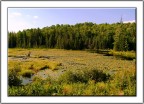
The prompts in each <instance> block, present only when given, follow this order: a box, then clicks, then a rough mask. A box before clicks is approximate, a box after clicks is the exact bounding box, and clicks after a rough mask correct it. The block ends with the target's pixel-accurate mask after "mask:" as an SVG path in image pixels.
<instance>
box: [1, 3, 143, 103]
mask: <svg viewBox="0 0 144 104" xmlns="http://www.w3.org/2000/svg"><path fill="white" fill-rule="evenodd" d="M9 7H25V8H26V7H30V8H31V7H37V8H38V7H49V8H50V7H72V8H73V7H86V8H87V7H95V8H98V7H100V8H102V7H108V8H109V7H112V8H113V7H116V8H117V7H120V8H127V7H130V8H131V7H132V8H133V7H135V8H137V14H136V17H137V22H136V26H137V46H136V47H137V60H136V62H137V65H136V69H137V94H136V96H130V97H129V96H126V97H115V96H114V97H112V96H103V97H101V96H94V97H86V96H85V97H81V96H80V97H61V96H60V97H8V95H7V87H8V86H7V67H8V66H7V52H8V44H7V32H8V29H7V27H8V26H7V25H8V23H7V22H8V21H7V16H8V14H7V8H9ZM1 102H2V103H142V102H143V1H2V2H1Z"/></svg>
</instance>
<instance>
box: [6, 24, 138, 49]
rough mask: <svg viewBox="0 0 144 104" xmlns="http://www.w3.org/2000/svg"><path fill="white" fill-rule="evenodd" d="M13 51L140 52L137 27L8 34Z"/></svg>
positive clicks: (82, 26) (70, 27)
mask: <svg viewBox="0 0 144 104" xmlns="http://www.w3.org/2000/svg"><path fill="white" fill-rule="evenodd" d="M8 47H9V48H16V47H17V48H58V49H73V50H82V49H114V50H116V51H129V50H134V51H135V50H136V23H114V24H107V23H104V24H96V23H92V22H85V23H77V24H75V25H69V24H65V25H64V24H61V25H59V24H57V25H52V26H50V27H48V26H47V27H44V28H42V29H40V28H32V29H26V30H23V31H18V32H17V33H15V32H8Z"/></svg>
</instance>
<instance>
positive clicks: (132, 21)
mask: <svg viewBox="0 0 144 104" xmlns="http://www.w3.org/2000/svg"><path fill="white" fill-rule="evenodd" d="M134 22H135V20H131V21H123V23H134Z"/></svg>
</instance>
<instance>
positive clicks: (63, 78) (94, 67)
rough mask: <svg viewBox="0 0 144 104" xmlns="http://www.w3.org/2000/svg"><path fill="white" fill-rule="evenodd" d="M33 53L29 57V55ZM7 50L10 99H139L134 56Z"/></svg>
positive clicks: (77, 51) (84, 52) (46, 50)
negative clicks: (46, 97)
mask: <svg viewBox="0 0 144 104" xmlns="http://www.w3.org/2000/svg"><path fill="white" fill-rule="evenodd" d="M29 53H30V55H28V54H29ZM109 54H111V55H104V54H99V53H94V52H89V51H84V50H83V51H80V50H64V49H21V48H20V49H19V48H13V49H11V48H9V49H8V82H9V87H8V95H9V96H136V60H135V59H133V60H127V59H121V58H118V57H115V56H112V55H119V56H125V57H130V58H131V57H132V58H135V53H133V52H114V51H110V52H109Z"/></svg>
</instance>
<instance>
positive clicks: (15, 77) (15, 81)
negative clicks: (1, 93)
mask: <svg viewBox="0 0 144 104" xmlns="http://www.w3.org/2000/svg"><path fill="white" fill-rule="evenodd" d="M19 72H20V69H19V67H15V68H13V69H9V71H8V85H9V86H19V85H21V82H22V81H21V80H20V76H19V74H18V73H19Z"/></svg>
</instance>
